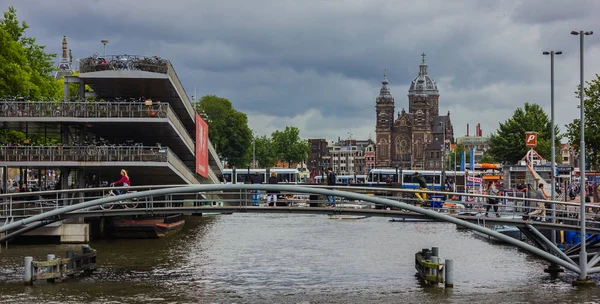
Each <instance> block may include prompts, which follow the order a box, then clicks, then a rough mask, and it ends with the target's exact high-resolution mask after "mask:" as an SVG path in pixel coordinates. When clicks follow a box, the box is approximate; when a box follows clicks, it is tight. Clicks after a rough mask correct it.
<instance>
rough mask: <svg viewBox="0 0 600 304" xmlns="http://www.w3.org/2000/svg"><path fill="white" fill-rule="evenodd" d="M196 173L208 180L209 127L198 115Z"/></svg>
mask: <svg viewBox="0 0 600 304" xmlns="http://www.w3.org/2000/svg"><path fill="white" fill-rule="evenodd" d="M196 173H198V174H200V176H202V177H205V178H208V125H207V124H206V122H205V121H204V119H202V117H200V115H199V114H198V113H196Z"/></svg>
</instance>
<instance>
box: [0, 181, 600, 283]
mask: <svg viewBox="0 0 600 304" xmlns="http://www.w3.org/2000/svg"><path fill="white" fill-rule="evenodd" d="M258 189H262V190H267V191H269V190H270V191H289V192H301V193H306V194H309V195H324V196H340V197H345V198H347V199H349V200H361V201H364V202H366V203H372V204H381V205H383V206H389V207H394V208H400V209H404V210H407V211H410V212H414V213H416V214H421V215H423V216H425V217H429V218H433V219H436V220H441V221H445V222H450V223H454V224H457V225H460V226H463V227H466V228H469V229H472V230H475V231H479V232H482V233H485V234H487V235H489V236H492V237H494V238H498V239H500V240H502V241H504V242H507V243H509V244H512V245H515V246H518V247H520V248H522V249H525V250H527V251H529V252H531V253H533V254H536V255H538V256H540V257H542V258H544V259H546V260H548V261H550V262H553V263H556V264H558V265H560V266H563V267H565V268H566V269H569V270H572V271H574V272H576V273H579V272H581V271H582V268H579V267H577V265H574V264H573V263H571V262H569V261H565V260H564V259H562V258H560V257H557V256H556V255H555V254H553V253H549V252H546V251H544V250H543V249H540V248H537V247H535V246H532V245H529V244H527V243H525V242H522V241H519V240H516V239H513V238H511V237H509V236H506V235H504V234H501V233H499V232H497V231H494V230H491V229H488V228H486V227H483V226H482V225H478V224H476V223H471V222H468V221H465V220H462V219H460V218H457V217H454V216H451V215H449V214H443V213H439V212H436V211H434V210H427V209H423V208H419V207H417V206H413V205H411V204H406V203H402V202H397V201H393V200H390V199H385V198H379V197H374V196H367V195H364V194H357V193H351V192H344V191H335V190H329V189H319V188H311V187H301V186H296V185H268V184H254V185H252V184H243V185H220V184H219V185H193V186H188V187H177V188H167V189H158V190H149V191H147V192H146V191H145V192H143V193H127V194H123V195H119V196H110V197H104V198H100V199H95V200H91V201H86V202H83V203H80V204H75V205H70V206H64V207H61V208H59V209H56V210H51V211H48V212H45V213H43V214H37V215H33V216H30V217H27V218H23V219H18V220H15V221H14V222H11V223H8V224H6V225H4V226H1V227H0V232H8V231H10V230H13V229H20V228H22V227H24V226H26V225H28V224H30V223H35V222H38V221H42V220H48V219H53V218H56V217H59V218H60V216H62V215H63V214H68V213H70V212H75V211H78V210H82V209H88V208H92V207H99V206H103V205H105V204H109V203H117V202H120V201H126V200H132V199H136V198H142V197H156V196H163V197H169V198H170V197H172V196H173V195H183V194H186V193H188V194H194V193H209V192H216V191H233V193H235V191H237V190H239V191H240V193H248V192H249V191H252V190H258ZM240 198H241V197H240ZM240 208H241V207H240ZM249 208H251V207H246V210H247V209H249ZM267 209H268V208H267ZM308 210H310V209H308ZM332 211H334V210H332ZM582 220H585V219H582ZM528 224H529V223H528ZM548 225H552V227H555V226H557V225H556V224H548ZM527 227H528V228H529V229H532V228H533V226H532V225H531V224H529V225H527ZM554 247H556V246H554ZM554 249H556V248H554ZM556 250H558V249H556ZM583 270H585V269H583ZM593 270H594V269H592V270H590V273H592V271H593ZM597 271H600V268H599V269H598V270H597Z"/></svg>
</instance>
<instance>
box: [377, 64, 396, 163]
mask: <svg viewBox="0 0 600 304" xmlns="http://www.w3.org/2000/svg"><path fill="white" fill-rule="evenodd" d="M386 74H387V71H384V72H383V81H382V82H381V89H380V90H379V96H378V97H377V98H376V103H375V110H376V115H377V118H376V119H377V124H376V126H375V133H376V134H377V137H376V151H377V155H376V156H375V159H376V164H375V166H376V167H389V166H391V151H390V142H391V141H392V128H393V125H394V97H393V96H392V94H391V93H390V89H389V88H388V80H387V75H386Z"/></svg>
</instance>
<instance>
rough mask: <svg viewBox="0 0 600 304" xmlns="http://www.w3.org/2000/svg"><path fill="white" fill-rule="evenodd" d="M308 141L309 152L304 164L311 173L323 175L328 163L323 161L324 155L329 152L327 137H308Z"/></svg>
mask: <svg viewBox="0 0 600 304" xmlns="http://www.w3.org/2000/svg"><path fill="white" fill-rule="evenodd" d="M308 143H309V144H310V154H309V155H308V160H307V162H306V166H307V167H308V170H310V172H311V174H312V175H315V176H316V175H323V173H324V171H325V170H326V169H327V166H328V165H329V164H325V162H324V161H323V159H324V157H325V156H328V154H329V148H328V145H327V139H324V138H318V139H309V140H308Z"/></svg>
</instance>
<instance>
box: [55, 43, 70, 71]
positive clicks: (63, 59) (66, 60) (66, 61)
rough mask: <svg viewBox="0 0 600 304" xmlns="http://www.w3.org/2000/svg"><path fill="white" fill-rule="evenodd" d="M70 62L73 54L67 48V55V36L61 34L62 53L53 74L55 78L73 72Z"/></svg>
mask: <svg viewBox="0 0 600 304" xmlns="http://www.w3.org/2000/svg"><path fill="white" fill-rule="evenodd" d="M72 64H73V55H72V54H71V50H69V54H68V55H67V36H63V41H62V54H61V56H60V59H59V61H58V71H57V72H56V76H55V77H56V79H60V78H62V77H64V76H68V75H71V74H72V73H73V70H72Z"/></svg>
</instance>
